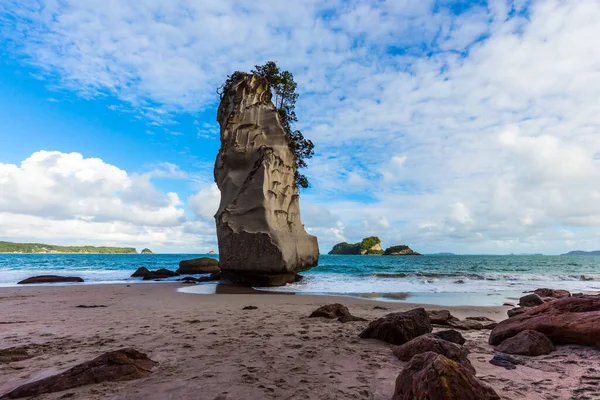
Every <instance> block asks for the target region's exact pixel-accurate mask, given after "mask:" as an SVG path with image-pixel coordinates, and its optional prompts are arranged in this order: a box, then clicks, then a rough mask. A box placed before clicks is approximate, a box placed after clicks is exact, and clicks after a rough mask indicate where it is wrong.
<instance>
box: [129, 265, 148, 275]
mask: <svg viewBox="0 0 600 400" xmlns="http://www.w3.org/2000/svg"><path fill="white" fill-rule="evenodd" d="M146 275H150V271H149V270H148V268H146V267H139V268H138V269H136V270H135V272H134V273H133V274H131V277H132V278H143V277H144V276H146Z"/></svg>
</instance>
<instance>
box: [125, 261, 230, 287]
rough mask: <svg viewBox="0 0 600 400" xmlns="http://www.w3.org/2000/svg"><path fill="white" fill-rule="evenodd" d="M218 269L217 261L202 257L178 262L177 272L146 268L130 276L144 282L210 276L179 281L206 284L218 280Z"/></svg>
mask: <svg viewBox="0 0 600 400" xmlns="http://www.w3.org/2000/svg"><path fill="white" fill-rule="evenodd" d="M220 272H221V270H220V268H219V261H218V260H216V259H214V258H210V257H202V258H195V259H192V260H182V261H180V262H179V268H178V269H177V271H171V270H169V269H166V268H160V269H158V270H156V271H150V270H149V269H148V268H146V267H140V268H138V269H137V270H136V271H135V272H134V273H133V274H132V275H131V277H132V278H142V280H144V281H154V280H161V279H167V278H173V277H176V276H181V275H199V274H210V276H208V277H201V278H193V277H185V278H182V279H181V280H183V281H186V282H188V283H192V282H207V281H214V280H219V279H220Z"/></svg>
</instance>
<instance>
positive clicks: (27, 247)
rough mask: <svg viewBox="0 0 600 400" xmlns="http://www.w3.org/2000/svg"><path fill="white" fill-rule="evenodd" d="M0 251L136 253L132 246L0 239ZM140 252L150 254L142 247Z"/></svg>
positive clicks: (19, 252) (32, 252) (28, 252)
mask: <svg viewBox="0 0 600 400" xmlns="http://www.w3.org/2000/svg"><path fill="white" fill-rule="evenodd" d="M0 253H11V254H12V253H14V254H138V252H137V250H136V249H135V248H133V247H106V246H99V247H97V246H56V245H52V244H42V243H13V242H1V241H0ZM142 254H152V251H151V250H150V249H144V250H143V251H142Z"/></svg>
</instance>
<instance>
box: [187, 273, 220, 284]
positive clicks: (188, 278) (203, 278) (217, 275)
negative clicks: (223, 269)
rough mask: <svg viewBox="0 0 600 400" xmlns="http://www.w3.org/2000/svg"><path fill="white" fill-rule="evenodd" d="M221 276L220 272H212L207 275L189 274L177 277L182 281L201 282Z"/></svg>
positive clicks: (212, 280) (216, 279) (215, 279)
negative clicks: (196, 276)
mask: <svg viewBox="0 0 600 400" xmlns="http://www.w3.org/2000/svg"><path fill="white" fill-rule="evenodd" d="M220 278H221V273H220V272H213V273H212V274H210V275H209V276H201V277H200V278H195V277H191V276H185V277H183V278H180V279H178V280H179V281H182V282H183V283H202V282H214V281H218V280H219V279H220Z"/></svg>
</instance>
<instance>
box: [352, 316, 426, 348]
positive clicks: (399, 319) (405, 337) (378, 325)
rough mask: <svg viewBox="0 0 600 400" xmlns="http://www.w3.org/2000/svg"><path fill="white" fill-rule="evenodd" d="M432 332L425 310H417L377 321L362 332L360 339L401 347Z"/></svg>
mask: <svg viewBox="0 0 600 400" xmlns="http://www.w3.org/2000/svg"><path fill="white" fill-rule="evenodd" d="M431 331H432V327H431V321H430V320H429V317H428V316H427V312H426V311H425V309H424V308H415V309H414V310H410V311H406V312H399V313H392V314H387V315H385V316H384V317H382V318H379V319H376V320H375V321H373V322H371V323H370V324H369V326H367V328H366V329H365V330H364V331H362V332H361V334H360V337H361V338H363V339H378V340H382V341H384V342H387V343H391V344H397V345H399V344H404V343H406V342H408V341H410V340H412V339H414V338H416V337H417V336H421V335H424V334H426V333H431Z"/></svg>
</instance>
